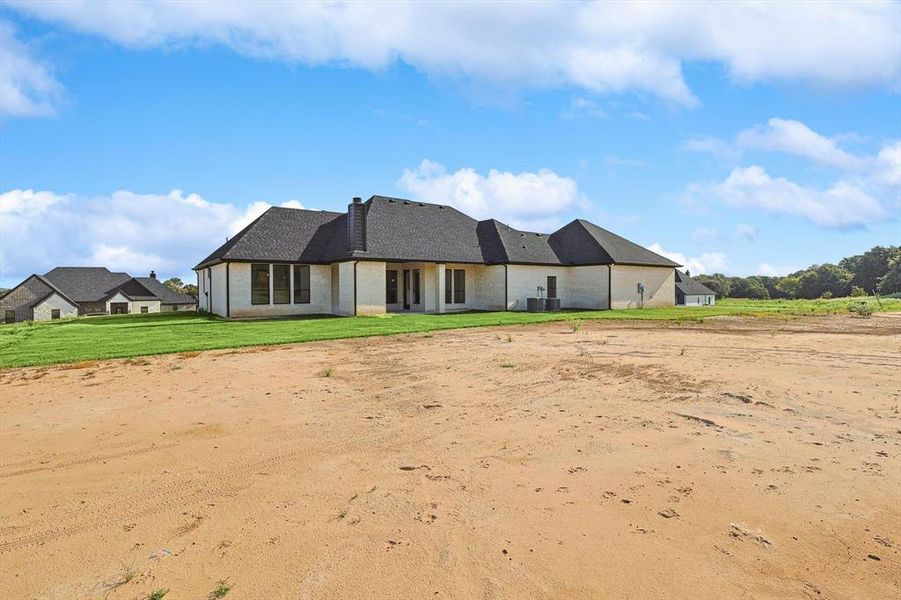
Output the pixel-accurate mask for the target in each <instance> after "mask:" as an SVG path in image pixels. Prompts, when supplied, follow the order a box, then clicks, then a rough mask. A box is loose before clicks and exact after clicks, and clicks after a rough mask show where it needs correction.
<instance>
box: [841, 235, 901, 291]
mask: <svg viewBox="0 0 901 600" xmlns="http://www.w3.org/2000/svg"><path fill="white" fill-rule="evenodd" d="M898 256H901V248H899V247H898V246H888V247H886V246H874V247H872V248H870V249H869V250H867V251H866V252H864V253H863V254H858V255H856V256H849V257H848V258H843V259H842V260H840V261H839V263H838V264H839V266H840V267H842V268H844V269H847V270H848V271H850V272H851V273H852V274H853V275H854V277H853V279H852V280H851V284H852V285H856V286H859V287H861V288H863V289H864V290H866V291H867V292H869V293H871V294H872V293H873V292H875V291H876V289H877V287H878V286H879V280H880V279H882V278H883V277H884V276H885V274H886V273H888V270H889V264H890V263H891V262H892V260H894V259H895V258H896V257H898Z"/></svg>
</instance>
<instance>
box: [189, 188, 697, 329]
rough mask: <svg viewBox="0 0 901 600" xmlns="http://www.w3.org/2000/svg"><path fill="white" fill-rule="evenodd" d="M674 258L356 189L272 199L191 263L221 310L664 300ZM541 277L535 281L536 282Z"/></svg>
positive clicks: (294, 311)
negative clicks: (331, 202)
mask: <svg viewBox="0 0 901 600" xmlns="http://www.w3.org/2000/svg"><path fill="white" fill-rule="evenodd" d="M677 266H679V265H677V264H676V263H674V262H672V261H671V260H669V259H667V258H664V257H662V256H660V255H658V254H655V253H653V252H651V251H650V250H647V249H645V248H642V247H641V246H639V245H637V244H634V243H632V242H630V241H628V240H626V239H624V238H621V237H619V236H617V235H615V234H613V233H610V232H609V231H607V230H605V229H601V228H600V227H598V226H597V225H594V224H592V223H589V222H588V221H584V220H581V219H577V220H575V221H572V222H571V223H569V224H568V225H566V226H565V227H562V228H561V229H559V230H558V231H556V232H554V233H552V234H544V233H534V232H527V231H519V230H516V229H513V228H511V227H508V226H507V225H504V224H503V223H500V222H498V221H495V220H493V219H489V220H485V221H477V220H475V219H473V218H471V217H469V216H467V215H465V214H463V213H461V212H460V211H458V210H456V209H454V208H451V207H449V206H442V205H437V204H426V203H423V202H414V201H411V200H403V199H399V198H387V197H384V196H373V197H372V198H370V199H369V200H368V201H366V202H362V201H361V200H360V199H359V198H354V199H353V202H352V203H351V204H350V205H349V206H348V209H347V212H346V213H337V212H327V211H314V210H299V209H292V208H276V207H273V208H270V209H269V210H267V211H266V212H265V213H264V214H263V215H262V216H260V217H259V218H258V219H256V220H255V221H253V222H252V223H251V224H250V225H248V226H247V227H245V228H244V229H243V230H241V231H240V232H239V233H237V234H236V235H235V236H234V237H232V238H231V239H230V240H228V241H227V242H226V243H225V244H223V245H222V246H221V247H219V248H218V249H217V250H216V251H215V252H213V253H212V254H210V255H209V256H208V257H206V258H205V259H203V260H202V261H201V262H200V263H199V264H198V265H197V266H196V267H194V270H195V271H196V273H197V287H198V306H199V307H200V308H201V309H203V310H207V311H210V312H212V313H215V314H218V315H221V316H224V317H263V316H289V315H302V314H326V313H331V314H336V315H373V314H383V313H385V312H400V311H410V312H426V313H444V312H451V311H462V310H525V309H526V300H527V298H529V297H540V296H546V297H552V298H559V299H560V303H561V305H562V307H563V308H581V309H607V308H611V307H613V308H640V307H643V306H648V307H650V306H672V305H673V299H674V272H675V269H674V267H677ZM539 288H542V289H541V290H539Z"/></svg>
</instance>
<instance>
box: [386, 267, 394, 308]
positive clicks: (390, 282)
mask: <svg viewBox="0 0 901 600" xmlns="http://www.w3.org/2000/svg"><path fill="white" fill-rule="evenodd" d="M385 303H386V304H397V271H395V270H393V269H389V270H387V271H385Z"/></svg>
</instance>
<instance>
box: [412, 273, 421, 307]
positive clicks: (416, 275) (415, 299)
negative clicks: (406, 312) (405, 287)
mask: <svg viewBox="0 0 901 600" xmlns="http://www.w3.org/2000/svg"><path fill="white" fill-rule="evenodd" d="M420 295H421V294H420V283H419V269H413V304H420Z"/></svg>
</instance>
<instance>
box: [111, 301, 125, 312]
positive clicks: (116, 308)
mask: <svg viewBox="0 0 901 600" xmlns="http://www.w3.org/2000/svg"><path fill="white" fill-rule="evenodd" d="M109 314H111V315H127V314H128V302H110V305H109Z"/></svg>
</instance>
